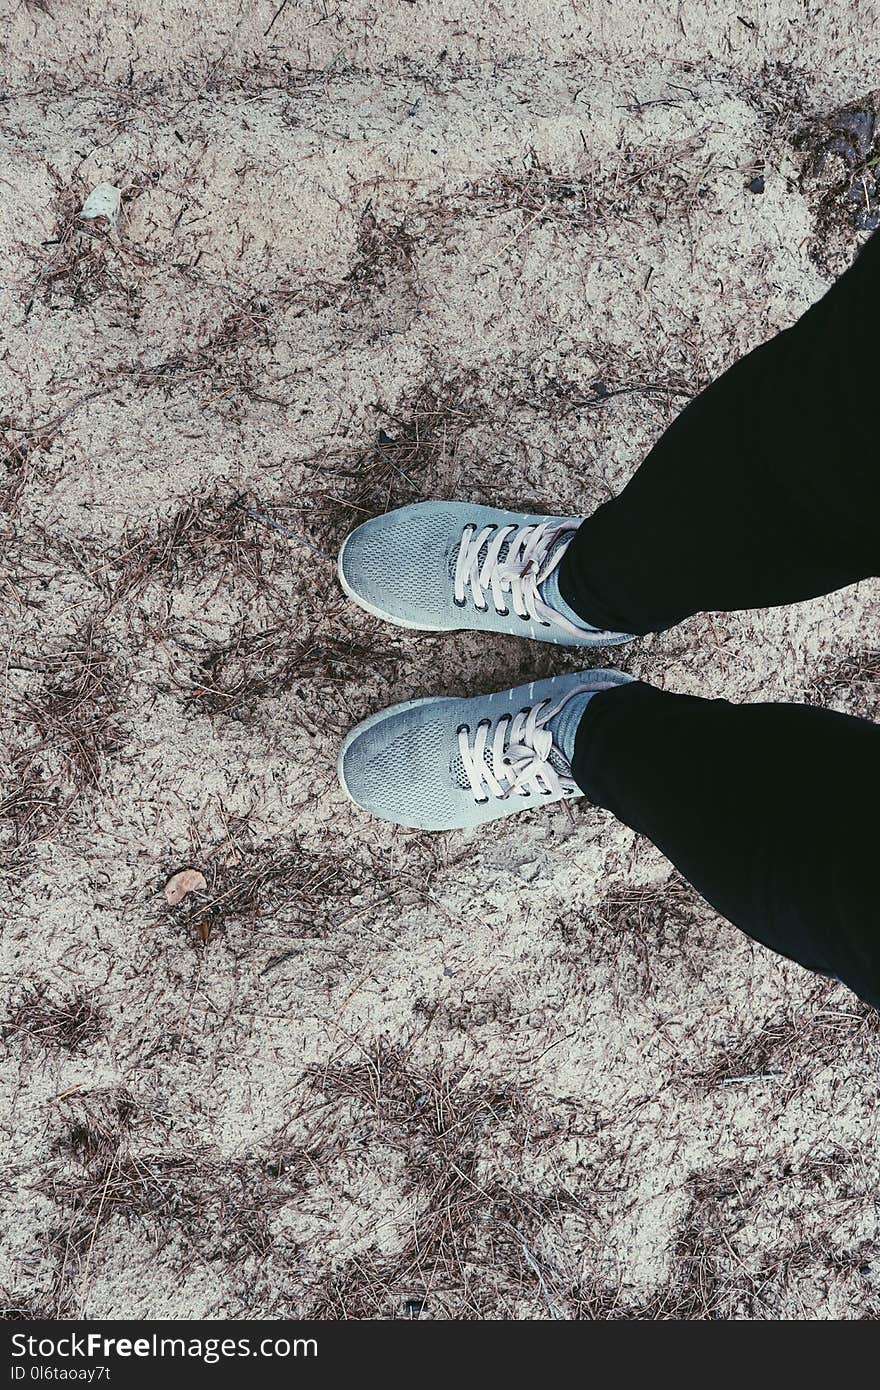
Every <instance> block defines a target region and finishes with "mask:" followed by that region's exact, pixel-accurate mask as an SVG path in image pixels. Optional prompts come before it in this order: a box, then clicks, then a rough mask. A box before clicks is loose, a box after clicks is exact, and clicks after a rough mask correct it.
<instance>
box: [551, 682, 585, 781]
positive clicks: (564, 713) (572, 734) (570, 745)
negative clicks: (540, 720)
mask: <svg viewBox="0 0 880 1390" xmlns="http://www.w3.org/2000/svg"><path fill="white" fill-rule="evenodd" d="M589 699H590V695H589V693H584V694H583V695H575V696H574V698H573V699H570V700H568V701H566V703H565V704H564V705H563V706H562V709H561V710H560V711H559V713H558V714H557V715H556V718H555V719H551V721H550V723H549V725H548V728H549V729H550V731H551V733H552V734H553V753H552V754H551V757H550V761H551V762H552V763H553V766H554V767H555V768H556V770H557V772H558V771H560V765H561V767H562V768H563V769H564V771H565V772H566V773H567V774H570V773H571V764H572V761H573V759H574V745H575V739H576V738H577V731H578V726H579V725H580V722H581V719H582V717H583V713H584V710H585V709H586V707H587V701H588V700H589ZM555 758H558V759H559V763H558V764H557V762H556V761H555Z"/></svg>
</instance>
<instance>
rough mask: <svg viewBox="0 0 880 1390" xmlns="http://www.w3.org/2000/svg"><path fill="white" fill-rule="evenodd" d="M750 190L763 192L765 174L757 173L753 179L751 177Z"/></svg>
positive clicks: (751, 191)
mask: <svg viewBox="0 0 880 1390" xmlns="http://www.w3.org/2000/svg"><path fill="white" fill-rule="evenodd" d="M749 192H750V193H763V192H764V175H763V174H756V175H755V177H754V178H753V179H750V181H749Z"/></svg>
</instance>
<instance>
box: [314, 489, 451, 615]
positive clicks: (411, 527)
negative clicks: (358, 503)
mask: <svg viewBox="0 0 880 1390" xmlns="http://www.w3.org/2000/svg"><path fill="white" fill-rule="evenodd" d="M450 534H451V533H450V523H449V518H448V517H447V516H446V514H445V512H444V510H443V509H441V508H431V507H430V506H426V507H411V508H410V507H405V508H402V509H401V510H400V511H398V512H390V513H388V514H387V515H385V516H377V517H373V518H372V519H371V520H370V521H365V522H363V523H362V524H361V525H360V526H358V527H357V528H356V529H355V530H354V531H352V532H351V534H350V535H349V536H348V538H347V539H346V541H345V544H344V546H343V548H342V552H341V554H340V558H339V573H340V577H341V579H342V581H343V584H344V586H345V587H346V588H347V589H348V590H349V592H350V593H351V594H352V595H354V596H355V597H356V598H357V599H359V600H360V601H361V603H363V604H365V605H366V606H367V607H368V608H370V609H372V610H373V611H375V612H376V613H377V614H379V615H382V616H384V615H387V616H389V617H392V618H397V619H399V620H401V621H403V622H409V623H412V624H414V625H415V626H419V625H424V626H428V627H431V626H435V625H439V623H440V617H441V611H442V608H443V605H444V602H445V601H446V599H447V597H448V596H447V594H446V590H447V588H448V586H449V578H448V567H449V558H448V557H449V547H450Z"/></svg>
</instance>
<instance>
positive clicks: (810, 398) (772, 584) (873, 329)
mask: <svg viewBox="0 0 880 1390" xmlns="http://www.w3.org/2000/svg"><path fill="white" fill-rule="evenodd" d="M878 324H880V234H878V235H877V236H875V237H873V238H872V239H871V241H870V242H869V243H868V244H867V245H866V246H865V247H864V248H863V250H862V252H861V255H860V256H859V257H858V258H857V260H856V262H855V264H854V265H853V266H852V267H850V269H849V270H848V271H847V272H846V273H845V274H844V275H843V276H842V277H841V278H840V279H839V280H838V281H837V283H836V284H835V285H834V286H833V287H832V288H831V289H830V290H829V292H828V293H827V294H826V295H825V296H824V297H823V298H822V299H821V300H820V301H819V302H818V303H817V304H815V305H813V307H812V308H811V309H809V310H808V311H807V313H806V314H804V316H803V317H802V318H801V319H800V320H799V322H798V323H797V324H795V326H794V327H793V328H790V329H787V330H785V331H784V332H782V333H780V334H778V335H777V337H775V338H773V339H771V340H770V342H768V343H765V344H764V345H763V346H761V347H759V348H757V349H756V350H755V351H754V352H751V353H749V354H748V356H746V357H744V358H742V359H741V360H740V361H739V362H737V363H736V364H735V365H734V366H733V367H732V368H730V370H728V371H727V372H725V373H724V375H723V376H721V377H719V379H718V380H717V381H715V382H713V383H712V385H711V386H709V387H708V388H707V390H705V391H704V392H703V393H702V394H701V395H700V396H698V397H697V398H696V399H695V400H694V401H692V402H691V403H690V404H689V405H688V406H687V407H686V408H685V410H684V411H683V412H682V413H681V415H680V416H679V417H678V418H677V419H676V420H675V421H674V422H673V424H672V425H671V426H670V428H669V429H668V430H667V431H666V433H665V434H664V435H663V436H662V438H661V439H660V441H659V442H658V443H657V445H656V446H655V448H654V449H652V451H651V452H650V453H649V455H648V456H647V458H646V459H645V461H644V462H643V463H642V465H641V467H640V468H639V470H638V472H637V473H636V474H635V476H634V477H633V478H632V480H631V482H630V483H629V484H628V485H627V487H625V488H624V490H623V492H621V493H620V495H619V496H618V497H616V498H614V499H613V500H612V501H610V502H607V503H605V504H604V505H603V506H601V507H599V508H598V510H597V511H596V512H594V514H593V515H592V516H591V517H589V518H588V519H587V520H586V521H585V522H584V523H583V525H582V526H581V528H580V530H579V531H578V533H577V535H576V536H575V538H574V540H573V541H572V543H571V545H570V546H569V548H568V551H567V553H566V555H565V557H564V559H563V561H562V563H561V565H560V568H559V576H558V584H559V592H560V594H561V596H562V598H563V599H564V600H565V601H566V603H567V604H568V605H569V606H570V607H571V608H572V609H573V610H574V612H575V613H577V614H578V615H579V616H580V617H581V618H582V619H583V620H584V621H586V622H588V623H590V624H592V625H593V626H594V627H598V628H607V629H613V630H619V631H623V632H630V633H645V632H650V631H657V630H660V629H662V628H666V627H671V626H672V625H673V624H674V623H677V622H680V621H681V620H682V619H683V618H686V617H689V616H691V615H692V614H694V613H699V612H706V611H710V610H713V609H714V610H724V611H730V610H733V609H741V608H761V607H769V606H772V605H774V604H782V603H791V602H794V601H797V600H799V599H806V598H812V597H814V596H815V595H817V594H820V593H828V592H830V591H831V590H833V589H838V588H842V587H843V586H844V585H846V584H850V583H853V582H854V581H855V580H858V579H862V578H866V577H867V576H869V575H878V574H880V522H878V517H880V451H878V428H877V416H876V408H875V400H876V386H877V350H878V349H877V334H878Z"/></svg>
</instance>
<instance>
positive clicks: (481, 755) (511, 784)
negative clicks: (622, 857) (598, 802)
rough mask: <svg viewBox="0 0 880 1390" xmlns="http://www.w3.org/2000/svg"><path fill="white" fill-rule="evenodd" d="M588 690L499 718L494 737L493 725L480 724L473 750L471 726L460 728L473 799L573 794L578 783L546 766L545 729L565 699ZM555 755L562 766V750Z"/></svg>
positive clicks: (548, 741)
mask: <svg viewBox="0 0 880 1390" xmlns="http://www.w3.org/2000/svg"><path fill="white" fill-rule="evenodd" d="M588 690H590V691H592V690H594V687H592V686H586V685H578V686H575V687H574V689H572V690H569V691H567V692H566V694H565V695H564V696H563V697H562V699H561V700H559V701H558V702H557V703H556V704H555V705H553V704H551V703H550V701H549V700H541V701H539V703H538V704H537V705H531V706H529V707H528V708H527V709H522V710H520V711H519V712H518V713H517V714H502V715H501V716H500V717H499V719H498V722H497V723H496V724H495V726H494V732H493V725H492V721H491V720H489V719H482V720H481V721H480V723H479V724H478V725H477V727H476V728H475V729H474V730H473V747H472V746H471V742H470V739H471V730H470V727H469V726H468V725H467V724H463V725H462V726H461V727H460V728H459V730H458V749H459V752H460V754H461V761H462V764H463V765H464V770H465V775H466V777H467V779H468V782H469V783H470V787H471V791H472V792H473V796H474V800H475V801H488V800H489V797H490V796H495V797H497V798H498V800H499V801H503V800H504V799H505V797H508V796H510V795H511V794H512V793H513V792H520V793H522V794H523V795H525V796H530V795H531V794H532V793H533V792H534V793H535V794H536V795H539V796H540V795H543V796H549V795H550V794H551V793H553V794H555V795H556V796H560V795H562V796H567V795H568V794H569V793H570V792H573V791H577V790H578V785H577V782H575V780H574V778H573V777H572V776H571V774H570V772H565V771H560V770H559V769H558V768H556V767H554V766H553V764H552V763H551V761H550V754H551V752H552V751H553V747H554V744H553V735H552V733H551V732H550V730H549V729H548V728H547V725H548V724H549V722H550V720H551V719H555V717H556V715H557V714H558V713H559V711H560V710H561V709H562V708H563V707H564V706H565V705H567V704H568V702H569V700H571V699H572V698H573V697H574V696H575V695H581V694H584V693H585V692H586V691H588ZM490 735H491V744H490V742H489V738H490ZM487 750H488V752H489V761H488V762H487V760H486V752H487ZM557 752H558V753H559V754H560V756H561V757H562V761H563V762H564V763H565V762H566V759H565V756H564V754H562V752H561V749H557Z"/></svg>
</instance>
